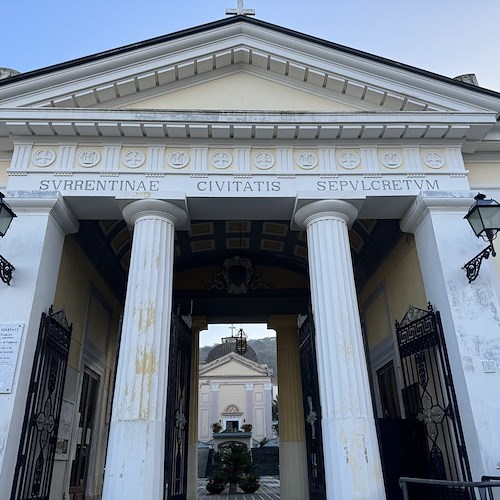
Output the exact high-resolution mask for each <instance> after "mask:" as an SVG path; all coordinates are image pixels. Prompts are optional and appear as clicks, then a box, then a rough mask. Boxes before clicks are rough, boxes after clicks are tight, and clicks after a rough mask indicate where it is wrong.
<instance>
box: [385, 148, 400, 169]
mask: <svg viewBox="0 0 500 500" xmlns="http://www.w3.org/2000/svg"><path fill="white" fill-rule="evenodd" d="M380 161H381V162H382V165H384V166H385V167H387V168H399V167H400V166H401V164H402V163H403V158H402V156H401V155H400V154H399V153H398V152H397V151H386V152H385V153H382V155H381V156H380Z"/></svg>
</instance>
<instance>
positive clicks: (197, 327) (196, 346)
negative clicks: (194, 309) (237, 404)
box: [187, 318, 207, 500]
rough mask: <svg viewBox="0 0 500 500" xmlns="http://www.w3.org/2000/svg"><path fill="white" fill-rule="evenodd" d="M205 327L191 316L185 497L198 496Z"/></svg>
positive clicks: (205, 325) (200, 319)
mask: <svg viewBox="0 0 500 500" xmlns="http://www.w3.org/2000/svg"><path fill="white" fill-rule="evenodd" d="M206 328H207V320H206V319H205V318H193V324H192V327H191V331H192V332H193V341H192V346H191V381H190V388H189V391H190V392H189V420H188V423H189V429H188V472H187V473H188V481H187V499H188V500H196V499H197V498H198V396H199V391H198V381H199V374H200V332H201V330H205V329H206Z"/></svg>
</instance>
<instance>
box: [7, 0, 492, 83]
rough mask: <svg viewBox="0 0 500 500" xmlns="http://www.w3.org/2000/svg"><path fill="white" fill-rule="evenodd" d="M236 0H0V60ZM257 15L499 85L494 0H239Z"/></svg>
mask: <svg viewBox="0 0 500 500" xmlns="http://www.w3.org/2000/svg"><path fill="white" fill-rule="evenodd" d="M234 7H236V0H183V1H174V0H142V1H141V2H137V1H132V0H121V1H119V0H71V1H68V0H37V1H35V0H17V1H7V0H6V1H4V2H2V7H1V11H0V12H1V15H2V29H1V30H0V67H8V68H12V69H17V70H18V71H21V72H26V71H29V70H33V69H38V68H42V67H45V66H50V65H52V64H57V63H61V62H65V61H69V60H71V59H76V58H78V57H83V56H87V55H91V54H94V53H97V52H102V51H105V50H110V49H113V48H116V47H120V46H123V45H127V44H130V43H135V42H139V41H142V40H145V39H148V38H152V37H155V36H160V35H164V34H167V33H172V32H175V31H178V30H181V29H185V28H189V27H193V26H197V25H200V24H204V23H207V22H211V21H215V20H218V19H221V18H223V17H226V16H225V9H226V8H234ZM245 8H253V9H255V10H256V17H257V18H258V19H261V20H263V21H267V22H270V23H273V24H278V25H280V26H284V27H286V28H290V29H293V30H296V31H300V32H303V33H307V34H309V35H314V36H317V37H319V38H323V39H326V40H329V41H332V42H336V43H339V44H342V45H347V46H349V47H352V48H355V49H358V50H363V51H365V52H369V53H372V54H376V55H378V56H382V57H385V58H388V59H393V60H395V61H398V62H402V63H405V64H409V65H412V66H416V67H418V68H422V69H425V70H427V71H432V72H434V73H439V74H441V75H445V76H449V77H454V76H457V75H461V74H465V73H476V75H477V78H478V80H479V84H480V85H481V86H482V87H486V88H489V89H493V90H496V91H500V50H499V43H498V39H499V28H498V24H499V21H500V0H474V1H470V0H467V1H466V0H418V1H412V2H410V1H401V0H397V1H396V0H378V1H374V0H308V1H299V0H294V1H289V0H288V1H287V0H245Z"/></svg>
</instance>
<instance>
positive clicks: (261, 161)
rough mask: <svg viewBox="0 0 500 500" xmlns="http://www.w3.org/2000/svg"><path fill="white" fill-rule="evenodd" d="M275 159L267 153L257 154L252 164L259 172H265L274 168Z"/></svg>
mask: <svg viewBox="0 0 500 500" xmlns="http://www.w3.org/2000/svg"><path fill="white" fill-rule="evenodd" d="M275 162H276V159H275V157H274V155H273V154H271V153H268V152H267V151H260V152H258V153H257V154H256V155H255V157H254V159H253V164H254V165H255V166H256V167H257V168H260V169H261V170H267V169H269V168H271V167H273V166H274V164H275Z"/></svg>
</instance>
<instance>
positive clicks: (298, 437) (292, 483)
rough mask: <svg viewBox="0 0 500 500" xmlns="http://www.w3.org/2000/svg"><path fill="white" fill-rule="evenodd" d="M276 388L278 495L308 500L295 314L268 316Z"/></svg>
mask: <svg viewBox="0 0 500 500" xmlns="http://www.w3.org/2000/svg"><path fill="white" fill-rule="evenodd" d="M268 326H269V328H272V329H273V330H276V351H277V361H278V387H279V396H278V397H279V440H280V446H279V452H280V497H281V498H286V499H287V500H308V499H309V486H308V484H309V480H308V477H307V461H306V438H305V431H304V409H303V406H302V381H301V378H300V352H299V337H298V332H297V317H296V316H291V315H290V316H272V317H271V318H270V320H269V323H268Z"/></svg>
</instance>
